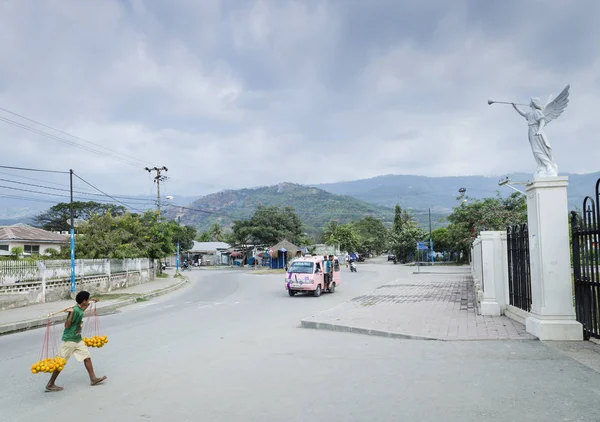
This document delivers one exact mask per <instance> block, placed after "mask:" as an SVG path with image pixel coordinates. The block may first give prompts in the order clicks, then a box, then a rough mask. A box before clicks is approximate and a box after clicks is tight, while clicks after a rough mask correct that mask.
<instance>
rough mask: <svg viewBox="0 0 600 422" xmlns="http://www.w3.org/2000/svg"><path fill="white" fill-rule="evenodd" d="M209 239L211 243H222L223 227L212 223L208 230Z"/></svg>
mask: <svg viewBox="0 0 600 422" xmlns="http://www.w3.org/2000/svg"><path fill="white" fill-rule="evenodd" d="M208 232H209V233H210V238H211V240H212V241H213V242H222V241H223V227H222V226H221V225H220V224H219V223H213V224H212V225H211V226H210V228H209V229H208Z"/></svg>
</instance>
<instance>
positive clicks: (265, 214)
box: [233, 206, 303, 245]
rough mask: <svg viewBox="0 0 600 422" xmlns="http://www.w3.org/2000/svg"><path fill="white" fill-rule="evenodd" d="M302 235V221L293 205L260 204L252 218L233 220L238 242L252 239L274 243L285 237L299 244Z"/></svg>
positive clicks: (234, 234)
mask: <svg viewBox="0 0 600 422" xmlns="http://www.w3.org/2000/svg"><path fill="white" fill-rule="evenodd" d="M302 235H303V230H302V223H301V222H300V219H299V218H298V215H297V214H296V212H295V210H294V209H293V208H291V207H285V208H283V209H282V208H280V207H274V206H271V207H263V206H259V207H258V208H257V209H256V211H255V212H254V215H253V216H252V218H250V220H236V221H234V222H233V238H234V240H235V241H236V242H235V243H237V244H247V243H249V242H250V241H252V242H254V243H258V244H266V245H274V244H276V243H277V242H279V241H281V240H283V239H287V240H289V241H290V242H292V243H295V244H299V243H300V241H301V240H302Z"/></svg>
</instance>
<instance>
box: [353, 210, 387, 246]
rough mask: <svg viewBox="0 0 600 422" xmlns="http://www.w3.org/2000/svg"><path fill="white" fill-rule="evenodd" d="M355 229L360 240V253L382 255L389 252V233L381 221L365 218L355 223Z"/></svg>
mask: <svg viewBox="0 0 600 422" xmlns="http://www.w3.org/2000/svg"><path fill="white" fill-rule="evenodd" d="M353 229H354V233H355V235H356V237H357V240H358V245H357V248H356V251H357V252H358V253H360V254H375V255H380V254H382V253H383V252H385V251H386V250H387V238H388V232H387V230H386V228H385V226H384V225H383V222H382V221H381V220H379V219H377V218H375V217H370V216H369V217H365V218H363V219H361V220H359V221H357V222H355V223H354V224H353Z"/></svg>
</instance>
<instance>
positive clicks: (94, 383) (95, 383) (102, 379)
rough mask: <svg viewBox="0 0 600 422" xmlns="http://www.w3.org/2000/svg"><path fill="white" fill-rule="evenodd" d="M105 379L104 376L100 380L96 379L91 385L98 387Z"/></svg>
mask: <svg viewBox="0 0 600 422" xmlns="http://www.w3.org/2000/svg"><path fill="white" fill-rule="evenodd" d="M105 379H106V376H104V377H102V378H98V379H97V380H96V381H92V383H91V385H98V384H100V383H101V382H102V381H104V380H105Z"/></svg>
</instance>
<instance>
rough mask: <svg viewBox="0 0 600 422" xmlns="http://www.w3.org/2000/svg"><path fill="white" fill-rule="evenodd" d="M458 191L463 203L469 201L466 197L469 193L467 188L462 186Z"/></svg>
mask: <svg viewBox="0 0 600 422" xmlns="http://www.w3.org/2000/svg"><path fill="white" fill-rule="evenodd" d="M458 193H460V197H461V198H462V201H463V203H464V202H467V200H466V199H465V193H467V190H466V189H465V188H460V189H459V190H458Z"/></svg>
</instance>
